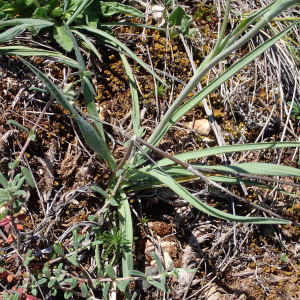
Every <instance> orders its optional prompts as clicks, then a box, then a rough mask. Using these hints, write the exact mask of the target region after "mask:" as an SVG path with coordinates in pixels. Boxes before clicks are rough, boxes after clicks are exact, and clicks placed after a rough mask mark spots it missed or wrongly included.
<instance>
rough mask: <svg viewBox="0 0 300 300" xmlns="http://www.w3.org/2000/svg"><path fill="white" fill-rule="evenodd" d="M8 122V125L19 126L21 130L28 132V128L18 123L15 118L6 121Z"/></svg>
mask: <svg viewBox="0 0 300 300" xmlns="http://www.w3.org/2000/svg"><path fill="white" fill-rule="evenodd" d="M7 123H8V124H10V125H14V126H16V127H19V128H20V129H22V130H23V131H25V132H27V133H29V130H28V129H27V128H25V127H24V126H23V125H21V124H20V123H18V122H17V121H15V120H8V121H7Z"/></svg>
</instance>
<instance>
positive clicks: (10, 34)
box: [0, 24, 29, 43]
mask: <svg viewBox="0 0 300 300" xmlns="http://www.w3.org/2000/svg"><path fill="white" fill-rule="evenodd" d="M28 26H29V25H27V24H21V25H17V26H14V27H12V28H10V29H7V30H5V31H4V32H3V33H1V34H0V43H4V42H7V41H9V40H13V39H14V38H15V37H16V36H17V35H18V34H19V33H21V32H22V31H23V30H24V29H26V28H28Z"/></svg>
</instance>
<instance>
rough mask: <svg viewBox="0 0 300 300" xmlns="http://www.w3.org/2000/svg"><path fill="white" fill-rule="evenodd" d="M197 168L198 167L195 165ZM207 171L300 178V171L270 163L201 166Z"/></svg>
mask: <svg viewBox="0 0 300 300" xmlns="http://www.w3.org/2000/svg"><path fill="white" fill-rule="evenodd" d="M194 167H195V168H197V165H194ZM199 167H201V168H205V169H212V170H216V171H218V170H219V171H226V172H234V173H247V174H255V175H267V176H292V177H300V170H299V169H296V168H292V167H288V166H281V165H274V164H268V163H256V162H251V163H241V164H235V165H230V166H205V165H201V166H199Z"/></svg>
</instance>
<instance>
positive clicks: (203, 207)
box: [148, 169, 289, 224]
mask: <svg viewBox="0 0 300 300" xmlns="http://www.w3.org/2000/svg"><path fill="white" fill-rule="evenodd" d="M148 173H149V174H150V175H152V176H154V177H156V178H157V179H158V180H160V181H161V182H163V183H164V184H166V185H167V186H168V187H169V188H170V189H171V190H173V191H174V192H175V193H176V194H178V195H179V196H180V197H182V198H183V199H185V200H186V201H188V202H189V203H190V204H191V205H193V206H194V207H196V208H197V209H199V210H200V211H202V212H204V213H206V214H208V215H210V216H213V217H216V218H219V219H223V220H229V221H233V222H241V223H253V224H288V223H289V221H286V220H280V219H275V218H262V217H243V216H235V215H232V214H229V213H226V212H223V211H221V210H218V209H216V208H214V207H211V206H209V205H208V204H206V203H204V202H202V201H201V200H199V199H197V198H196V197H195V196H193V195H192V194H191V193H190V192H189V191H187V190H186V189H185V188H183V187H182V186H181V185H180V184H178V183H177V182H176V181H175V180H174V179H173V178H172V177H170V176H166V174H165V173H164V172H162V171H161V170H156V169H153V170H150V171H149V172H148Z"/></svg>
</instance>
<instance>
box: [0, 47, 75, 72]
mask: <svg viewBox="0 0 300 300" xmlns="http://www.w3.org/2000/svg"><path fill="white" fill-rule="evenodd" d="M0 54H1V55H20V56H38V57H43V56H47V57H53V58H57V59H58V60H60V59H62V62H64V63H66V64H71V65H70V66H71V67H73V68H77V69H79V68H80V66H79V65H78V63H77V62H76V61H75V60H73V59H71V58H69V57H67V56H65V55H63V54H61V53H59V52H55V51H49V50H43V49H35V48H29V47H25V46H7V47H0Z"/></svg>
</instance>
